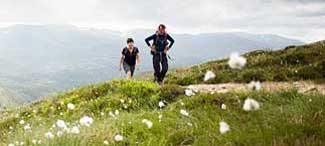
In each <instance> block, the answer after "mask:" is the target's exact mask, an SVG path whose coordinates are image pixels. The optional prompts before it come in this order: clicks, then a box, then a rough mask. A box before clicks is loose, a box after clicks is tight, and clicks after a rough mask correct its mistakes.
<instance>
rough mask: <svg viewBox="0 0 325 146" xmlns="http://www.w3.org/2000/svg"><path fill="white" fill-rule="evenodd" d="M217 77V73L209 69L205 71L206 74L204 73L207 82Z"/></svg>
mask: <svg viewBox="0 0 325 146" xmlns="http://www.w3.org/2000/svg"><path fill="white" fill-rule="evenodd" d="M215 77H216V75H215V74H214V73H213V72H212V71H207V72H206V73H205V75H204V79H203V80H204V81H205V82H206V81H208V80H211V79H213V78H215Z"/></svg>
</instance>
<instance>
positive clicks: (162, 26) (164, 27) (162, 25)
mask: <svg viewBox="0 0 325 146" xmlns="http://www.w3.org/2000/svg"><path fill="white" fill-rule="evenodd" d="M159 28H162V29H166V26H165V25H164V24H160V25H159V26H158V30H159Z"/></svg>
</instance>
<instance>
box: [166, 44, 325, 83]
mask: <svg viewBox="0 0 325 146" xmlns="http://www.w3.org/2000/svg"><path fill="white" fill-rule="evenodd" d="M244 56H245V57H246V58H247V64H246V66H245V67H244V68H243V69H242V70H233V69H231V68H230V67H229V66H228V64H227V61H228V60H227V59H223V60H216V61H211V62H207V63H204V64H199V65H195V66H192V67H190V68H185V69H184V68H183V69H176V70H174V71H172V72H171V73H170V74H169V75H168V78H167V82H168V83H170V84H178V85H190V84H200V83H207V84H214V83H227V82H240V83H247V82H249V81H251V80H260V81H298V80H312V81H316V82H320V83H323V82H324V81H325V42H324V41H323V42H317V43H313V44H308V45H303V46H290V47H287V48H285V49H283V50H277V51H268V50H258V51H254V52H250V53H246V54H244ZM207 70H211V71H213V72H214V73H215V74H216V78H215V79H213V80H209V81H208V82H204V81H203V77H204V74H205V73H206V71H207Z"/></svg>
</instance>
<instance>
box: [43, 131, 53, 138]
mask: <svg viewBox="0 0 325 146" xmlns="http://www.w3.org/2000/svg"><path fill="white" fill-rule="evenodd" d="M45 138H47V139H53V138H54V134H53V133H52V132H47V133H45Z"/></svg>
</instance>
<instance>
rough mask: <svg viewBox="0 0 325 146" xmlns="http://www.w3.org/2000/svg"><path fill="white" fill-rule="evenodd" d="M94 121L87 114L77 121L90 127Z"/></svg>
mask: <svg viewBox="0 0 325 146" xmlns="http://www.w3.org/2000/svg"><path fill="white" fill-rule="evenodd" d="M93 122H94V120H93V118H91V117H88V116H84V117H82V118H80V120H79V123H80V125H82V126H87V127H90V125H91V124H92V123H93Z"/></svg>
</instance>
